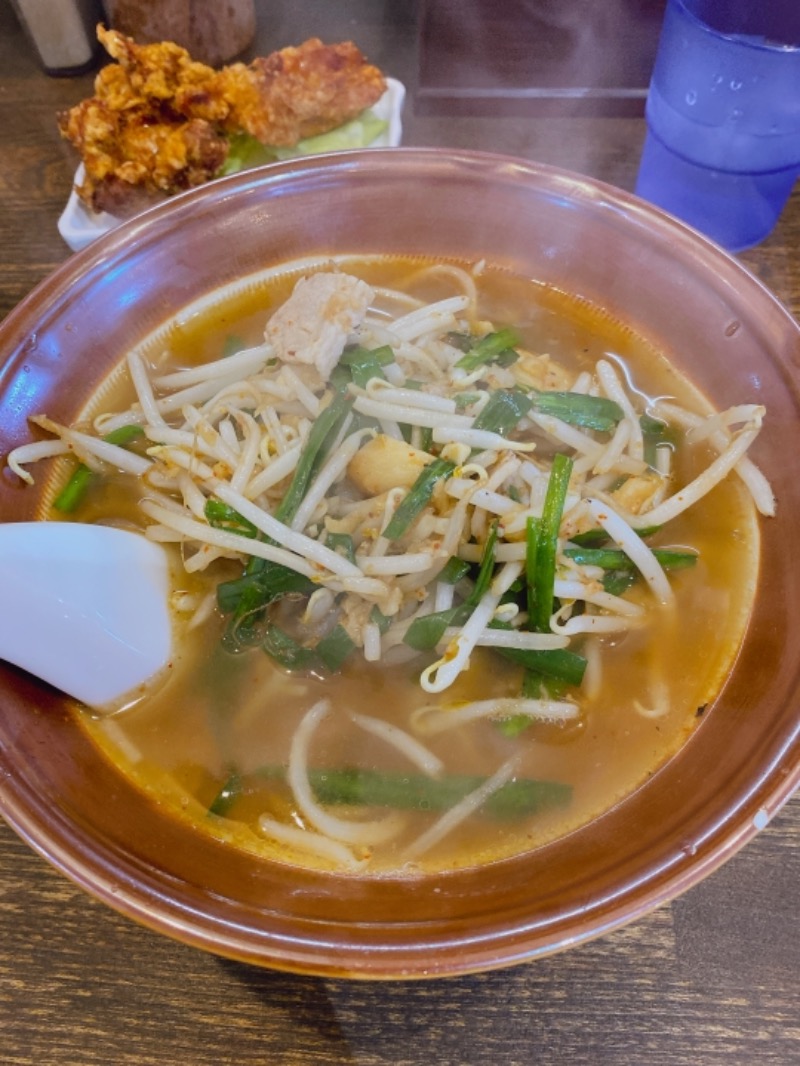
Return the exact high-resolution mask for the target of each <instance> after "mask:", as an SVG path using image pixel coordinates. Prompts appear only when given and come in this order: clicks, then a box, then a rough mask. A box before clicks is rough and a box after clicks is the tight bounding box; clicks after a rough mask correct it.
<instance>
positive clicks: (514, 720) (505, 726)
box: [496, 670, 569, 739]
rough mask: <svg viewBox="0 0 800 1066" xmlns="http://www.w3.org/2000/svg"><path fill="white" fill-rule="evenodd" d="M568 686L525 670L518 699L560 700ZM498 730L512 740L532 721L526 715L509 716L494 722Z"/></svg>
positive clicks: (563, 682) (552, 678) (560, 681)
mask: <svg viewBox="0 0 800 1066" xmlns="http://www.w3.org/2000/svg"><path fill="white" fill-rule="evenodd" d="M568 688H569V685H568V684H567V683H566V682H565V681H562V680H560V679H559V678H555V677H543V676H542V675H541V674H539V673H537V672H536V671H535V670H526V671H525V673H524V674H523V676H522V686H521V688H520V697H521V698H522V699H524V700H539V699H543V698H544V699H550V700H557V699H560V698H561V697H562V696H563V695H564V693H565V691H566V690H567V689H568ZM496 725H497V728H498V730H499V731H500V732H501V733H502V734H503V736H504V737H508V738H509V739H513V738H514V737H518V736H519V735H520V733H524V732H525V730H526V729H527V728H528V727H529V726H531V725H533V719H532V718H531V717H530V716H529V715H527V714H511V715H509V716H508V718H500V719H498V720H497V722H496Z"/></svg>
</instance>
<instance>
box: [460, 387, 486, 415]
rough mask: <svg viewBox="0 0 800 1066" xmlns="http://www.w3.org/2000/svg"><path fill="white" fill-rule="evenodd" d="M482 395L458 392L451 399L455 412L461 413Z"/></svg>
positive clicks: (479, 393)
mask: <svg viewBox="0 0 800 1066" xmlns="http://www.w3.org/2000/svg"><path fill="white" fill-rule="evenodd" d="M482 395H483V393H481V392H459V393H457V394H456V395H455V396H454V397H453V399H454V400H455V402H456V410H457V411H461V410H463V408H465V407H471V406H472V405H473V404H474V403H477V402H478V400H480V398H481V396H482Z"/></svg>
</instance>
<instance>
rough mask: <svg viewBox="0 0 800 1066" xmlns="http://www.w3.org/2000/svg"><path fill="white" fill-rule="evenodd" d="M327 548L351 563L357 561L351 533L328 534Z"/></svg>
mask: <svg viewBox="0 0 800 1066" xmlns="http://www.w3.org/2000/svg"><path fill="white" fill-rule="evenodd" d="M325 547H326V548H330V549H331V551H335V552H336V554H337V555H341V556H343V557H344V558H345V559H348V560H349V561H350V562H351V563H354V562H355V561H356V547H355V544H354V543H353V538H352V537H351V536H350V534H349V533H326V534H325Z"/></svg>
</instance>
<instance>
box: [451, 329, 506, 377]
mask: <svg viewBox="0 0 800 1066" xmlns="http://www.w3.org/2000/svg"><path fill="white" fill-rule="evenodd" d="M517 344H519V337H518V336H517V335H516V333H515V332H514V330H513V329H500V330H498V331H497V332H496V333H487V335H486V336H485V337H482V338H481V340H479V341H478V343H477V344H475V345H473V346H472V347H471V348H470V350H469V351H468V352H467V354H466V355H462V357H461V358H460V359H459V360H458V361H457V363H456V364H455V365H456V366H457V367H458V369H459V370H466V371H467V372H468V373H469V372H471V371H473V370H477V369H478V367H480V366H485V365H486V364H488V363H494V362H497V361H498V360H499V359H502V360H503V365H505V366H508V365H509V363H510V362H515V361H516V360H517V359H518V358H519V356H518V355H517V353H516V352H515V351H514V346H515V345H517Z"/></svg>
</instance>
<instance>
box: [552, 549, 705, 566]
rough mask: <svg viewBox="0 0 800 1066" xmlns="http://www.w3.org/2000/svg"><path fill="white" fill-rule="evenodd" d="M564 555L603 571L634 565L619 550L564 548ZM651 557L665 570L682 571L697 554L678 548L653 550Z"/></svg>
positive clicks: (692, 564)
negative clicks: (600, 568)
mask: <svg viewBox="0 0 800 1066" xmlns="http://www.w3.org/2000/svg"><path fill="white" fill-rule="evenodd" d="M564 555H566V556H567V557H568V558H569V559H574V560H575V562H576V563H580V564H582V565H586V566H600V567H602V568H603V569H604V570H631V569H635V567H634V564H633V563H632V562H631V560H630V559H629V558H628V556H627V555H626V554H625V552H624V551H622V550H621V549H619V548H582V547H578V548H565V549H564ZM653 555H654V556H655V557H656V559H657V560H658V561H659V563H660V564H661V565H662V566H663V567H664V569H665V570H683V569H685V568H686V567H689V566H694V564H695V563H696V562H697V559H698V553H697V552H694V551H685V550H683V549H680V548H653Z"/></svg>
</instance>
